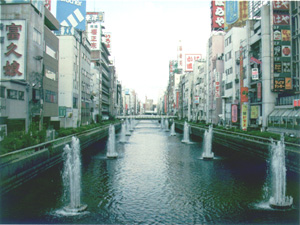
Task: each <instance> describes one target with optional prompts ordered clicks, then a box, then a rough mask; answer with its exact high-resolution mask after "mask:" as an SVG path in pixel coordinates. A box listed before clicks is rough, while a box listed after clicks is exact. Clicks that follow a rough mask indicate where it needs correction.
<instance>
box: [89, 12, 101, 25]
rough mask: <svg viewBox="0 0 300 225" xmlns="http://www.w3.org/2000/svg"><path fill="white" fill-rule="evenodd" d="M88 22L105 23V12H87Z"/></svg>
mask: <svg viewBox="0 0 300 225" xmlns="http://www.w3.org/2000/svg"><path fill="white" fill-rule="evenodd" d="M85 19H86V22H87V23H90V22H104V12H87V13H86V16H85Z"/></svg>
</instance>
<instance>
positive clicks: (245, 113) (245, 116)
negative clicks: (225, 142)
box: [242, 105, 248, 130]
mask: <svg viewBox="0 0 300 225" xmlns="http://www.w3.org/2000/svg"><path fill="white" fill-rule="evenodd" d="M247 125H248V105H242V129H243V130H247Z"/></svg>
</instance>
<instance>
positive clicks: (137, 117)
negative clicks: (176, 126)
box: [117, 115, 177, 120]
mask: <svg viewBox="0 0 300 225" xmlns="http://www.w3.org/2000/svg"><path fill="white" fill-rule="evenodd" d="M117 119H135V120H161V119H177V116H166V115H164V116H159V115H130V116H117Z"/></svg>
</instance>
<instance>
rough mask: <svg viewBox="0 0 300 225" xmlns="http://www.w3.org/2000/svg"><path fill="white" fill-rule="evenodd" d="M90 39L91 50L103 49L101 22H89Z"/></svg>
mask: <svg viewBox="0 0 300 225" xmlns="http://www.w3.org/2000/svg"><path fill="white" fill-rule="evenodd" d="M87 29H88V32H87V33H88V40H89V42H90V43H91V50H100V49H101V24H100V22H96V23H88V25H87Z"/></svg>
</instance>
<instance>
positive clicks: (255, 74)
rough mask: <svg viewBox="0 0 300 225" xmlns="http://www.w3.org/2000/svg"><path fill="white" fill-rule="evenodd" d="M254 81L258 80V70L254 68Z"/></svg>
mask: <svg viewBox="0 0 300 225" xmlns="http://www.w3.org/2000/svg"><path fill="white" fill-rule="evenodd" d="M252 80H258V68H252Z"/></svg>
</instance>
